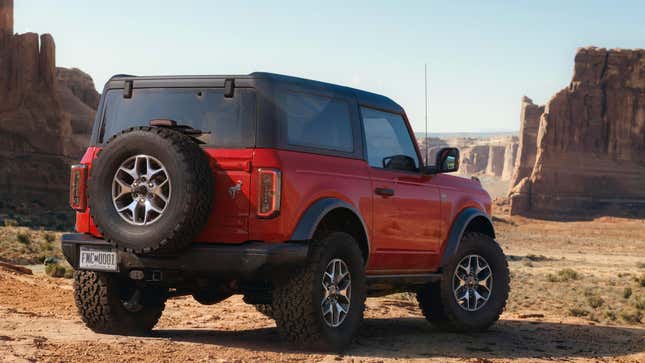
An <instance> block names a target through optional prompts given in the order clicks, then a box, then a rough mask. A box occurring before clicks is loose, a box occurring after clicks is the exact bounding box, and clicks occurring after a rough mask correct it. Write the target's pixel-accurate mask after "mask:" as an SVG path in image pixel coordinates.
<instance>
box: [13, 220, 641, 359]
mask: <svg viewBox="0 0 645 363" xmlns="http://www.w3.org/2000/svg"><path fill="white" fill-rule="evenodd" d="M496 224H497V226H496V228H497V230H498V240H499V241H500V243H501V244H502V246H503V248H504V250H505V252H506V253H507V255H508V256H509V264H510V268H511V273H512V285H511V288H512V291H511V296H510V301H509V304H508V307H507V310H506V312H505V313H504V314H503V316H502V319H501V320H500V321H499V322H498V323H497V324H496V325H495V326H494V327H493V328H492V329H491V330H490V331H488V332H486V333H481V334H452V333H443V332H441V331H439V330H437V329H435V328H433V327H432V326H431V325H429V324H428V323H427V322H426V321H425V320H424V319H423V317H422V316H421V315H420V312H419V310H418V309H417V306H416V302H415V301H414V299H412V298H411V297H410V296H408V295H405V294H399V295H393V296H389V297H384V298H376V299H368V302H367V305H368V307H367V310H366V313H365V315H366V319H365V322H364V325H363V327H362V329H361V332H360V335H359V337H358V339H357V340H356V342H355V343H354V344H353V345H352V346H351V348H350V349H349V350H347V351H346V352H345V354H343V355H336V354H325V353H321V352H311V351H301V350H296V349H293V348H291V347H289V346H287V345H286V344H284V343H283V342H282V341H281V340H280V338H279V337H278V334H277V332H276V329H275V324H274V323H273V322H272V321H271V320H269V319H267V318H265V317H264V316H262V315H261V314H260V313H258V312H256V311H255V310H254V309H253V308H252V307H250V306H248V305H246V304H244V303H243V302H242V300H241V299H240V298H239V297H237V296H234V297H232V298H230V299H228V300H226V301H224V302H222V303H220V304H217V305H214V306H201V305H199V304H198V303H196V302H195V301H194V300H192V298H190V297H182V298H176V299H172V300H170V301H169V302H168V304H167V308H166V311H165V312H164V315H163V317H162V319H161V321H160V323H159V324H158V325H157V327H156V328H155V330H154V332H153V335H152V336H151V337H121V336H110V335H100V334H95V333H92V332H91V331H90V330H88V329H86V328H85V327H84V326H83V324H82V322H81V321H80V319H79V317H78V316H77V314H76V310H75V307H74V302H73V298H72V286H71V282H70V280H67V279H55V278H51V277H48V276H45V275H43V274H42V273H36V274H35V275H21V274H16V273H12V272H9V271H6V270H2V269H0V360H1V361H9V362H13V361H15V362H23V361H28V362H31V361H45V362H48V361H51V362H63V361H64V362H87V361H96V362H99V361H118V362H139V361H145V362H163V361H168V362H170V361H323V362H331V361H348V362H349V361H355V362H356V361H373V362H383V361H394V360H397V361H414V360H417V361H437V362H507V361H523V362H535V361H553V360H556V361H574V362H576V361H593V362H597V361H601V362H602V361H611V362H645V324H644V323H645V318H644V317H643V315H644V314H645V252H644V251H645V220H634V219H616V218H601V219H596V220H593V221H585V222H566V223H565V222H545V221H535V220H527V219H521V218H516V219H513V220H504V219H496Z"/></svg>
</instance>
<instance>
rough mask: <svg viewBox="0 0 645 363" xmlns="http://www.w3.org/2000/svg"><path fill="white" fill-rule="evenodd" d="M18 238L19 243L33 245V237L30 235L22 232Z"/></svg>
mask: <svg viewBox="0 0 645 363" xmlns="http://www.w3.org/2000/svg"><path fill="white" fill-rule="evenodd" d="M17 238H18V242H20V243H22V244H23V245H28V244H29V243H31V236H30V235H29V233H23V232H20V233H18V236H17Z"/></svg>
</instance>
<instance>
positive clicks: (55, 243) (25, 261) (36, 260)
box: [0, 220, 63, 265]
mask: <svg viewBox="0 0 645 363" xmlns="http://www.w3.org/2000/svg"><path fill="white" fill-rule="evenodd" d="M6 222H7V220H5V224H9V225H11V223H6ZM60 235H61V233H60V232H51V231H45V230H34V229H30V228H28V227H15V226H8V227H0V259H2V260H3V261H7V262H11V263H15V264H20V265H36V264H41V263H43V261H44V260H45V259H46V258H47V257H55V258H57V259H62V258H63V254H62V251H61V248H60Z"/></svg>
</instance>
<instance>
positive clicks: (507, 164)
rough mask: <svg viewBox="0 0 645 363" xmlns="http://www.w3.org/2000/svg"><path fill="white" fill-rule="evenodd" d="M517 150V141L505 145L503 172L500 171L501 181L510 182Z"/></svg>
mask: <svg viewBox="0 0 645 363" xmlns="http://www.w3.org/2000/svg"><path fill="white" fill-rule="evenodd" d="M518 149H519V144H518V143H517V140H515V141H514V142H511V143H508V144H506V149H505V150H504V170H503V171H502V180H510V179H511V178H512V177H513V171H514V170H515V160H516V159H517V150H518Z"/></svg>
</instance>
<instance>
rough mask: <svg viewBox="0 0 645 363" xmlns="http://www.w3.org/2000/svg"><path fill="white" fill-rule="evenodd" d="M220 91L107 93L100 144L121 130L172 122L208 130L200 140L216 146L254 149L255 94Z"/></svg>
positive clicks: (172, 90) (190, 90)
mask: <svg viewBox="0 0 645 363" xmlns="http://www.w3.org/2000/svg"><path fill="white" fill-rule="evenodd" d="M223 92H224V91H223V90H222V89H179V88H177V89H172V88H170V89H135V90H134V92H133V94H132V98H123V91H122V90H110V91H108V92H107V95H106V101H105V118H104V123H103V132H102V138H101V142H103V141H107V140H109V139H110V138H111V137H112V136H114V135H115V134H116V133H118V132H120V131H121V130H124V129H127V128H129V127H134V126H147V125H148V124H149V122H150V120H154V119H171V120H175V121H177V123H178V124H181V125H188V126H191V127H193V128H195V129H199V130H202V131H209V132H210V133H209V134H204V135H202V136H201V137H200V139H201V140H202V141H204V142H205V143H206V144H207V145H211V146H217V147H248V146H253V145H252V144H253V141H252V136H253V134H254V133H253V129H254V127H255V126H254V125H255V122H254V119H255V93H254V91H252V90H248V89H246V90H245V89H236V90H235V97H233V98H225V97H224V93H223Z"/></svg>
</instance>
